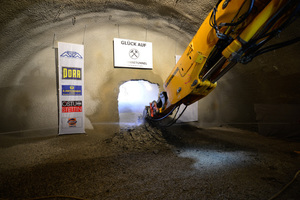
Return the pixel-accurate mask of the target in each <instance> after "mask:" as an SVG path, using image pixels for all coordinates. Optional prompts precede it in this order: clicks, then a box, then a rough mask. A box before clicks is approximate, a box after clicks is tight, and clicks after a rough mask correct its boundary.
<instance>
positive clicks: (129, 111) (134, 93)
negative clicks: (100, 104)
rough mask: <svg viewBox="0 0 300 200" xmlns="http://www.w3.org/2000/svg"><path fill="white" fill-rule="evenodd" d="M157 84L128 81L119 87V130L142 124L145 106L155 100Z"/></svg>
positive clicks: (157, 91) (157, 89)
mask: <svg viewBox="0 0 300 200" xmlns="http://www.w3.org/2000/svg"><path fill="white" fill-rule="evenodd" d="M158 94H159V86H158V84H155V83H151V82H149V81H147V80H130V81H127V82H125V83H123V84H122V85H121V86H120V87H119V95H118V111H119V124H120V128H130V127H136V126H139V125H141V124H142V123H143V111H144V109H145V106H147V105H149V103H150V102H152V101H153V100H156V99H157V98H158Z"/></svg>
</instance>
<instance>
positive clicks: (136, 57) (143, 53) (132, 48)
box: [114, 38, 153, 69]
mask: <svg viewBox="0 0 300 200" xmlns="http://www.w3.org/2000/svg"><path fill="white" fill-rule="evenodd" d="M114 67H125V68H139V69H152V68H153V55H152V43H151V42H142V41H136V40H127V39H121V38H114Z"/></svg>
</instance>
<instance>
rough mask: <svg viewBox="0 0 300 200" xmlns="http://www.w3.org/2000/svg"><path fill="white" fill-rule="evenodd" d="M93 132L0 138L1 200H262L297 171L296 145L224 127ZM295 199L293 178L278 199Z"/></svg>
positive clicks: (297, 187) (299, 184)
mask: <svg viewBox="0 0 300 200" xmlns="http://www.w3.org/2000/svg"><path fill="white" fill-rule="evenodd" d="M99 135H100V133H98V134H96V133H90V134H84V135H67V136H51V135H50V136H47V137H35V138H34V137H31V138H26V137H23V138H22V137H20V136H19V137H17V136H13V135H12V134H11V135H1V136H0V137H1V140H0V141H1V142H0V144H1V149H0V159H1V164H0V169H1V171H0V199H41V198H42V197H47V196H56V197H51V198H48V199H63V198H62V197H66V196H73V197H80V198H82V199H255V200H257V199H269V198H270V197H271V196H273V195H274V194H275V193H277V192H278V191H280V190H281V189H282V188H283V186H284V185H285V184H287V183H288V182H289V181H290V180H292V178H293V177H294V175H295V173H296V172H297V171H298V170H299V169H300V155H299V154H297V153H296V152H295V151H297V150H298V151H299V150H300V143H299V142H296V141H284V140H279V139H274V138H266V137H263V136H260V135H258V134H256V133H253V132H249V131H243V130H240V129H236V128H231V127H215V128H208V129H201V128H199V127H197V126H196V124H193V123H187V124H181V125H174V126H172V127H169V128H164V129H161V128H156V127H152V126H149V125H148V124H146V125H142V126H140V127H136V128H127V129H122V130H121V131H120V132H118V133H116V134H115V135H114V137H112V138H106V139H103V138H101V137H100V136H99ZM59 195H61V197H60V198H59V197H58V196H59ZM299 197H300V178H299V177H298V178H297V179H296V180H295V181H294V182H293V184H292V185H291V186H289V187H288V188H287V189H286V190H285V191H284V192H283V193H282V194H280V196H278V198H277V199H289V200H293V199H295V200H296V199H299ZM64 199H72V198H64Z"/></svg>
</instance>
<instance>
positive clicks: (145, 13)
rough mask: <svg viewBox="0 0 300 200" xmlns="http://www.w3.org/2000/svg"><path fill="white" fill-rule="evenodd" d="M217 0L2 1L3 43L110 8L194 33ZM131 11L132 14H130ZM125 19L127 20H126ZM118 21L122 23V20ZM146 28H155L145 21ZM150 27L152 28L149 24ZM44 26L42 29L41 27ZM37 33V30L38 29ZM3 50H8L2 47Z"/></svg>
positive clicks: (4, 44) (110, 17)
mask: <svg viewBox="0 0 300 200" xmlns="http://www.w3.org/2000/svg"><path fill="white" fill-rule="evenodd" d="M215 2H216V1H208V0H206V1H201V2H199V1H196V0H189V1H181V0H172V1H171V0H128V1H124V0H121V1H118V0H109V1H108V0H106V1H104V0H87V1H82V0H61V1H55V0H45V1H44V0H43V1H41V0H23V1H10V0H3V1H2V2H1V8H0V11H1V13H0V27H1V46H2V47H3V46H6V47H9V44H11V43H12V42H13V41H14V40H16V39H18V40H20V39H21V38H24V39H26V36H29V35H30V36H32V35H31V34H30V33H31V32H32V31H33V30H34V29H39V31H46V30H51V29H52V28H53V27H55V26H60V25H61V24H62V23H63V22H65V23H67V22H69V23H71V22H72V19H73V18H75V19H77V20H79V19H80V17H81V16H85V15H87V14H92V15H89V17H90V18H93V17H95V16H97V15H98V14H100V13H102V14H104V15H102V16H105V13H106V17H107V18H108V19H110V20H111V19H113V18H114V16H112V15H111V14H110V11H111V10H117V11H126V12H128V15H127V16H126V17H127V18H132V17H134V15H132V13H139V14H140V15H141V16H142V17H143V18H146V19H148V20H151V19H164V20H166V21H168V22H169V24H170V25H175V26H177V27H179V28H180V29H182V30H183V31H184V32H186V33H188V34H190V35H194V34H195V31H196V30H197V29H198V28H199V25H200V24H201V23H202V21H203V20H204V19H205V17H206V15H207V13H208V12H209V11H210V10H211V8H212V7H213V5H214V3H215ZM130 13H131V14H130ZM124 20H125V19H124ZM119 23H122V22H121V21H119ZM143 26H145V28H149V29H151V28H154V29H155V27H151V25H149V24H143ZM149 26H150V27H149ZM42 27H43V28H42ZM35 31H36V33H37V30H35ZM1 50H2V51H1V53H3V52H5V50H4V49H3V48H1Z"/></svg>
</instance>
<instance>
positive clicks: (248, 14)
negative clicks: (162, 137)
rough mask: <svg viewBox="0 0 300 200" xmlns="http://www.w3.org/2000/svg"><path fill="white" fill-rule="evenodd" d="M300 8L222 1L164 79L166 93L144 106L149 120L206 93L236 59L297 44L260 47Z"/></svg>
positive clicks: (288, 2)
mask: <svg viewBox="0 0 300 200" xmlns="http://www.w3.org/2000/svg"><path fill="white" fill-rule="evenodd" d="M299 7H300V2H299V1H298V0H219V1H218V2H217V4H216V5H215V7H214V8H213V9H212V11H211V12H210V13H209V15H208V16H207V17H206V19H205V20H204V22H203V23H202V25H201V26H200V28H199V30H198V31H197V33H196V35H195V36H194V38H193V39H192V41H191V42H190V43H189V45H188V46H187V48H186V50H185V51H184V53H183V54H182V56H181V58H180V60H179V61H178V62H177V64H176V66H175V67H174V69H173V70H172V71H171V73H170V75H169V76H168V78H167V79H166V81H165V83H164V85H163V86H164V90H165V91H163V92H161V93H160V95H159V97H158V100H157V101H153V102H151V103H150V105H149V106H146V108H145V112H144V115H145V118H146V119H148V120H151V121H160V120H162V119H164V118H166V117H167V116H168V115H170V114H171V113H172V112H173V111H174V110H175V109H176V108H178V107H179V106H180V105H181V104H184V105H186V106H188V105H190V104H192V103H194V102H196V101H198V100H199V99H201V98H203V97H205V96H206V95H208V94H209V93H210V92H211V91H212V90H213V89H214V88H216V86H217V81H218V80H219V79H220V78H221V77H222V76H223V75H224V74H225V73H227V72H228V71H229V70H230V69H231V68H232V67H233V66H234V65H235V64H236V63H238V62H240V63H244V64H246V63H248V62H250V61H251V60H252V59H253V58H254V57H255V56H257V55H260V54H262V53H265V52H268V51H270V50H273V49H275V48H279V47H283V46H286V45H288V44H291V43H295V42H298V41H299V37H298V38H295V39H293V40H291V41H287V42H284V43H281V44H277V45H272V46H269V47H266V48H262V47H263V45H264V44H265V43H267V42H268V41H269V40H270V39H271V38H273V37H274V36H276V35H277V34H278V33H279V32H281V31H282V30H283V29H284V28H285V27H286V26H287V25H289V24H290V23H291V22H293V21H294V20H295V18H296V17H297V15H298V14H299ZM179 117H180V116H179ZM179 117H178V118H179ZM174 121H176V120H174Z"/></svg>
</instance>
